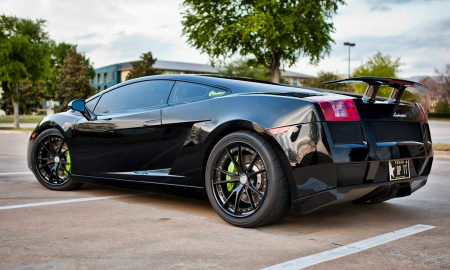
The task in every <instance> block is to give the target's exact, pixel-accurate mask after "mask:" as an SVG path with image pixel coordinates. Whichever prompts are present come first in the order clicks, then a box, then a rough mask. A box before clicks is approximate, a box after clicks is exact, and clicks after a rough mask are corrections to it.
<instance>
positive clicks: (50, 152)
mask: <svg viewBox="0 0 450 270" xmlns="http://www.w3.org/2000/svg"><path fill="white" fill-rule="evenodd" d="M41 145H42V146H43V147H44V148H45V150H47V152H48V153H49V154H52V153H53V152H52V151H50V150H49V149H48V148H47V146H45V144H44V143H43V142H42V141H41Z"/></svg>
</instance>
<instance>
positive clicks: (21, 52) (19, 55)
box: [0, 15, 50, 128]
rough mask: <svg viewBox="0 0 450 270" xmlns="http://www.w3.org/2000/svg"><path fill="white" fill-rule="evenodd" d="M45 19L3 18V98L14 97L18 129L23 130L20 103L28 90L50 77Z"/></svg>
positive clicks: (0, 62)
mask: <svg viewBox="0 0 450 270" xmlns="http://www.w3.org/2000/svg"><path fill="white" fill-rule="evenodd" d="M44 25H45V20H41V19H37V20H36V21H33V20H30V19H20V18H17V17H8V16H5V15H2V16H1V17H0V81H1V82H2V85H3V86H5V87H4V88H3V91H4V93H3V96H4V97H6V98H10V99H11V101H12V106H13V111H14V127H15V128H19V127H20V126H19V104H20V101H21V100H23V97H22V96H21V93H22V94H23V91H21V90H24V89H25V88H26V89H28V90H29V91H35V90H36V89H39V87H29V85H30V84H36V83H40V82H43V81H45V80H46V78H47V77H48V76H49V74H50V46H49V41H50V40H49V37H48V34H47V32H45V31H44Z"/></svg>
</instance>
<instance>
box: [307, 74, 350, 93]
mask: <svg viewBox="0 0 450 270" xmlns="http://www.w3.org/2000/svg"><path fill="white" fill-rule="evenodd" d="M339 79H342V78H341V76H339V75H338V74H337V73H334V72H333V71H323V70H321V71H319V72H318V73H317V77H315V78H310V79H307V80H305V81H304V82H303V85H304V86H309V87H317V88H324V89H331V90H339V91H347V90H348V86H347V85H346V84H342V83H336V84H323V83H324V82H329V81H335V80H339Z"/></svg>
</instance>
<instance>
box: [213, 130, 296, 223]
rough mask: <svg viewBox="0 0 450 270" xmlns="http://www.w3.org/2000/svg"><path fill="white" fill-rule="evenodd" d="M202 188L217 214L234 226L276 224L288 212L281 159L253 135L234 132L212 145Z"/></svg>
mask: <svg viewBox="0 0 450 270" xmlns="http://www.w3.org/2000/svg"><path fill="white" fill-rule="evenodd" d="M205 186H206V192H207V195H208V198H209V201H210V202H211V205H212V206H213V207H214V209H215V210H216V212H217V214H219V216H220V217H221V218H222V219H224V220H225V221H226V222H228V223H230V224H232V225H235V226H239V227H256V226H263V225H268V224H272V223H276V222H279V221H280V220H282V219H283V218H284V217H286V216H287V214H288V212H289V206H290V194H289V184H288V180H287V177H286V174H285V171H284V168H283V165H282V163H281V161H280V158H279V157H278V155H277V153H276V151H275V149H274V147H273V146H272V145H271V144H270V143H269V142H268V141H266V140H265V139H264V138H262V137H261V136H259V135H258V134H257V133H254V132H249V131H239V132H234V133H231V134H229V135H227V136H225V137H224V138H223V139H221V140H220V141H219V142H218V143H217V144H216V145H215V147H214V148H213V150H212V152H211V154H210V156H209V158H208V163H207V165H206V171H205Z"/></svg>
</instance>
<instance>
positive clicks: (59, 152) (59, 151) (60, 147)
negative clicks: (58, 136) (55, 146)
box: [58, 138, 64, 155]
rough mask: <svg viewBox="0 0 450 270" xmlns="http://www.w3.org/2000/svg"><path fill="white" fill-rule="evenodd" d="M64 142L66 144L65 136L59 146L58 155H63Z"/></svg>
mask: <svg viewBox="0 0 450 270" xmlns="http://www.w3.org/2000/svg"><path fill="white" fill-rule="evenodd" d="M63 144H64V138H63V139H62V141H61V145H60V146H59V150H58V155H61V150H62V147H63Z"/></svg>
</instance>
